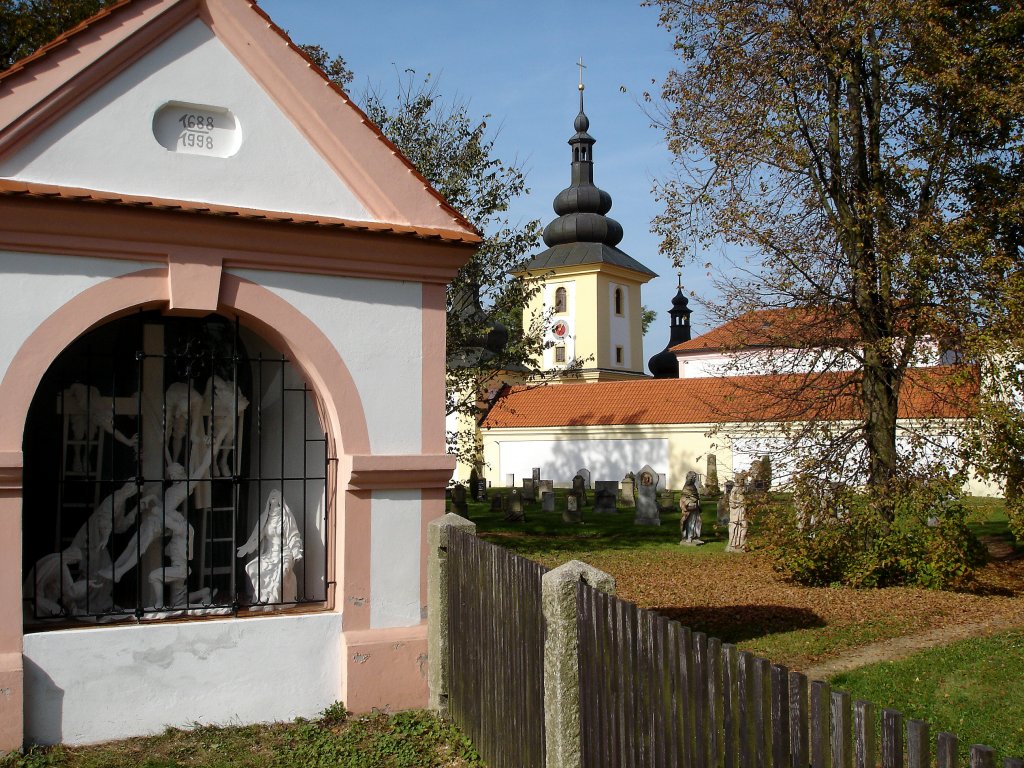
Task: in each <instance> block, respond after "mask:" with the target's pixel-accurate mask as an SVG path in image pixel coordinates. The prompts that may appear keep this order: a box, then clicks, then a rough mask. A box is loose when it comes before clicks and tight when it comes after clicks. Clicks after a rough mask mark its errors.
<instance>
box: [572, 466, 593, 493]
mask: <svg viewBox="0 0 1024 768" xmlns="http://www.w3.org/2000/svg"><path fill="white" fill-rule="evenodd" d="M576 477H582V478H583V484H584V485H583V487H584V489H586V490H588V491H589V490H590V489H591V487H592V486H591V485H590V470H589V469H587V468H586V467H584V468H583V469H580V470H577V472H576Z"/></svg>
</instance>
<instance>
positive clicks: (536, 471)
mask: <svg viewBox="0 0 1024 768" xmlns="http://www.w3.org/2000/svg"><path fill="white" fill-rule="evenodd" d="M539 483H540V467H534V468H533V487H534V488H536V487H537V485H538V484H539Z"/></svg>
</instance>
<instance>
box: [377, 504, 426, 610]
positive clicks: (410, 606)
mask: <svg viewBox="0 0 1024 768" xmlns="http://www.w3.org/2000/svg"><path fill="white" fill-rule="evenodd" d="M372 504H373V506H372V511H371V513H370V515H371V517H370V627H371V628H373V629H384V628H387V627H409V626H415V625H417V624H419V623H420V621H421V619H422V617H423V606H422V601H421V596H420V552H421V547H420V536H421V533H422V529H423V516H422V508H421V503H420V494H419V491H416V490H412V491H400V490H392V491H374V492H373V502H372Z"/></svg>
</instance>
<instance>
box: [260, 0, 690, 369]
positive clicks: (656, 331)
mask: <svg viewBox="0 0 1024 768" xmlns="http://www.w3.org/2000/svg"><path fill="white" fill-rule="evenodd" d="M260 6H261V7H262V8H263V9H264V10H265V11H266V12H267V13H268V14H269V15H270V17H271V18H272V19H274V21H275V22H276V23H277V24H278V25H279V26H280V27H282V28H283V29H285V30H286V31H287V32H288V33H289V34H290V35H291V37H292V39H293V40H294V41H295V42H297V43H303V44H304V43H314V44H319V45H322V46H323V47H324V48H326V49H327V50H328V51H330V52H331V53H332V54H341V55H342V56H343V57H344V58H345V60H346V61H347V62H348V64H349V66H350V67H351V68H352V69H353V70H354V71H355V73H356V80H355V82H354V84H353V86H352V87H351V89H350V90H351V91H352V93H353V95H354V96H356V97H357V98H358V95H359V94H360V93H361V92H362V91H363V90H365V88H366V86H367V85H372V86H373V87H374V88H376V89H378V90H383V91H386V92H392V93H393V92H394V91H395V90H396V88H397V84H398V82H399V77H400V73H401V72H402V71H403V70H405V69H407V68H408V69H414V70H416V71H417V73H421V74H425V73H428V72H429V73H432V74H433V75H434V76H435V77H440V91H441V92H442V93H443V94H444V95H445V96H446V97H448V98H450V97H453V96H458V97H459V98H460V99H462V100H465V101H467V102H468V104H469V109H470V113H471V114H474V115H484V114H490V115H492V118H491V124H492V125H493V126H495V127H497V128H498V129H499V133H498V141H497V147H498V152H499V156H500V157H501V158H502V159H505V160H509V159H518V160H519V161H520V162H521V163H522V164H523V165H524V167H525V168H526V170H527V181H528V184H529V187H530V194H529V195H527V196H525V197H524V198H523V199H521V200H520V201H519V202H518V203H517V204H516V206H515V208H514V209H513V210H512V216H513V219H514V220H515V219H521V220H528V219H532V218H539V219H541V221H542V222H543V223H544V224H546V223H547V222H548V221H550V220H551V219H552V218H553V215H554V214H553V212H552V210H551V201H552V200H553V198H554V197H555V195H556V194H557V193H558V192H559V191H560V190H561V189H562V188H564V187H565V186H567V185H568V183H569V160H570V157H569V146H568V144H567V143H566V142H567V140H568V138H569V136H570V135H572V133H573V129H572V121H573V118H574V117H575V116H576V112H577V110H578V101H577V98H578V96H577V89H576V84H577V82H578V76H579V70H578V69H577V67H576V61H577V60H578V59H579V58H580V57H581V56H582V57H583V61H584V63H585V64H586V69H585V70H584V82H585V83H586V92H585V97H586V111H587V115H588V116H589V117H590V133H591V134H592V135H593V136H594V137H595V138H596V139H597V145H596V146H595V149H594V159H595V166H594V176H595V182H596V183H597V185H598V186H600V187H601V188H603V189H605V190H607V191H608V192H609V193H610V194H611V196H612V200H613V205H612V210H611V214H610V215H611V216H612V217H613V218H615V219H617V220H618V221H619V222H620V223H621V224H622V226H623V228H624V229H625V237H624V238H623V241H622V243H621V244H620V246H619V247H620V248H622V249H623V250H624V251H626V252H627V253H629V254H630V255H631V256H633V257H634V258H636V259H638V260H639V261H641V262H642V263H643V264H645V265H647V266H648V267H649V268H650V269H652V270H653V271H655V272H657V273H658V274H659V278H658V279H656V280H654V281H652V282H650V283H648V284H647V285H646V286H645V287H644V290H643V301H644V304H645V305H646V306H648V307H650V308H652V309H655V310H657V311H658V319H657V320H656V321H655V324H654V326H653V327H652V329H651V330H650V331H649V332H648V334H647V337H646V338H645V340H644V347H645V357H650V356H651V355H653V354H655V353H656V352H659V351H661V350H662V349H663V348H664V347H665V344H666V343H667V341H668V315H667V308H668V307H669V306H670V302H671V299H672V296H673V295H674V294H675V285H676V275H675V271H674V270H673V268H672V265H671V264H670V263H669V262H668V260H667V259H665V258H664V257H662V256H660V255H659V254H658V242H657V239H656V238H655V237H654V236H653V235H652V234H651V233H650V231H649V228H650V220H651V217H652V216H653V215H654V214H655V212H656V211H657V204H656V202H655V200H654V198H653V196H652V194H651V187H652V184H653V182H654V179H655V178H657V177H659V176H661V175H663V174H664V173H665V172H666V170H667V168H668V165H669V155H668V151H667V150H666V149H665V146H664V142H663V141H662V139H661V135H660V133H659V132H658V131H657V130H655V129H653V128H651V127H650V122H651V121H650V118H649V117H648V116H647V115H646V114H644V111H643V110H642V109H641V107H640V106H639V105H638V101H639V94H640V93H641V92H642V91H644V90H645V89H652V88H654V89H657V87H658V84H660V83H661V81H662V79H663V78H664V76H665V73H666V72H667V71H668V70H669V68H670V67H672V66H673V64H674V63H675V61H676V59H675V57H674V55H673V53H672V50H671V45H672V40H671V36H670V35H669V33H668V32H666V31H665V30H664V29H662V28H661V27H659V26H658V24H657V20H658V14H657V9H655V8H645V7H641V6H640V5H639V2H637V1H636V0H590V2H579V1H577V0H548V2H540V1H537V0H520V1H519V2H506V1H501V2H499V1H498V0H444V1H443V2H434V3H432V2H423V1H422V0H420V1H419V2H410V1H409V0H392V2H386V3H384V2H381V3H351V2H335V1H329V0H261V2H260ZM652 80H655V81H656V83H655V84H652V82H651V81H652ZM620 86H625V87H626V89H627V91H628V92H627V93H622V92H621V90H620ZM704 260H706V259H703V258H702V259H701V261H704ZM683 283H684V286H685V287H686V289H687V290H694V291H696V292H697V293H698V294H700V295H703V294H706V293H707V292H708V290H709V287H708V279H707V277H706V276H705V274H704V269H703V267H702V266H700V265H699V264H697V265H689V266H687V267H686V268H685V270H684V273H683ZM691 308H692V309H694V317H693V322H694V325H695V326H696V327H697V328H701V327H706V313H702V311H701V308H700V307H699V306H696V305H695V302H691ZM702 315H705V316H704V317H702Z"/></svg>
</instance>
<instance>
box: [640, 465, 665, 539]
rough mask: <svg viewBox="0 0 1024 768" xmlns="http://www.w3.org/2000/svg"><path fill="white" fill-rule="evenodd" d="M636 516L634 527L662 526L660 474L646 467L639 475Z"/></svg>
mask: <svg viewBox="0 0 1024 768" xmlns="http://www.w3.org/2000/svg"><path fill="white" fill-rule="evenodd" d="M636 477H637V481H638V485H637V489H636V516H635V517H634V518H633V524H634V525H661V513H660V512H659V511H658V474H657V473H656V472H655V471H654V470H653V469H651V467H650V466H645V467H644V468H643V469H641V470H640V471H639V472H638V473H637V475H636Z"/></svg>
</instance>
